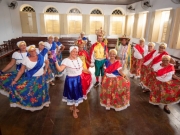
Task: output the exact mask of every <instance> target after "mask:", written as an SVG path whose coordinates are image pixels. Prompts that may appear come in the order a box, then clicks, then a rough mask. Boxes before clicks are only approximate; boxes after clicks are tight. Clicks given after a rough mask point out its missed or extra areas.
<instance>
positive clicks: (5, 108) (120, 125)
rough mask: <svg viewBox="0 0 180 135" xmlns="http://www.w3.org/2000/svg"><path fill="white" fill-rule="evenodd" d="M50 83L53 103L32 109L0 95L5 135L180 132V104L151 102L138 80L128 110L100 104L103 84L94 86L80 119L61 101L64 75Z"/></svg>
mask: <svg viewBox="0 0 180 135" xmlns="http://www.w3.org/2000/svg"><path fill="white" fill-rule="evenodd" d="M55 83H56V85H55V86H50V89H49V93H50V97H51V105H50V107H49V108H44V109H43V110H41V111H36V112H30V111H25V110H21V109H19V108H10V107H9V100H8V98H7V97H5V96H3V95H0V129H1V134H2V135H180V104H176V105H172V106H170V110H171V112H172V113H171V114H169V115H168V114H166V113H165V112H164V111H163V106H153V105H151V104H149V103H148V97H149V93H146V94H145V93H142V90H141V88H140V87H139V86H138V85H137V84H138V81H137V80H133V79H131V101H130V107H128V108H127V109H126V110H123V111H120V112H115V111H114V110H110V111H106V110H105V108H104V107H101V106H100V104H99V93H100V88H101V87H100V86H99V87H98V88H96V89H95V88H92V90H91V92H90V93H89V95H88V99H87V100H86V101H84V102H83V103H82V104H80V106H79V109H80V112H79V118H78V119H74V118H73V116H72V113H71V112H70V111H69V107H67V106H66V104H65V103H63V102H62V101H61V99H62V93H63V84H64V76H63V77H61V78H58V79H56V80H55Z"/></svg>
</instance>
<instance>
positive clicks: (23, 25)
mask: <svg viewBox="0 0 180 135" xmlns="http://www.w3.org/2000/svg"><path fill="white" fill-rule="evenodd" d="M20 17H21V28H22V33H30V30H29V22H28V14H27V13H26V12H20Z"/></svg>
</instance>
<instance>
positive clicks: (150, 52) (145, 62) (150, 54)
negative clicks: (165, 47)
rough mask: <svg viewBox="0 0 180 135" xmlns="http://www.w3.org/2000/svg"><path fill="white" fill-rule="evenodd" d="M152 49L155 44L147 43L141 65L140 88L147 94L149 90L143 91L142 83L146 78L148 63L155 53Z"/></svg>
mask: <svg viewBox="0 0 180 135" xmlns="http://www.w3.org/2000/svg"><path fill="white" fill-rule="evenodd" d="M154 47H155V43H153V42H150V43H148V54H147V55H146V56H144V60H143V64H142V66H141V77H140V86H141V87H142V89H143V92H148V91H149V90H147V89H145V86H144V83H145V81H146V77H147V74H148V72H147V70H149V69H148V68H150V67H149V66H148V65H149V63H150V62H151V61H150V59H151V58H152V57H153V55H154V54H155V52H156V50H155V49H154ZM150 70H151V69H150Z"/></svg>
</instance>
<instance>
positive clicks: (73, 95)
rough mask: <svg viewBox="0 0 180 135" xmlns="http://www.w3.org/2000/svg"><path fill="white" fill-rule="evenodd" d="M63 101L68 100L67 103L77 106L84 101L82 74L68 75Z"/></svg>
mask: <svg viewBox="0 0 180 135" xmlns="http://www.w3.org/2000/svg"><path fill="white" fill-rule="evenodd" d="M62 101H63V102H67V105H75V106H78V105H79V104H80V103H82V102H83V92H82V85H81V77H80V76H75V77H74V76H73V77H70V76H66V80H65V84H64V92H63V99H62Z"/></svg>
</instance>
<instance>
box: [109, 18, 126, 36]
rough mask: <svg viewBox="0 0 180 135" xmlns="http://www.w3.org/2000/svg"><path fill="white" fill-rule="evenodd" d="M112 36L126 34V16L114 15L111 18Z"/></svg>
mask: <svg viewBox="0 0 180 135" xmlns="http://www.w3.org/2000/svg"><path fill="white" fill-rule="evenodd" d="M110 24H111V26H110V31H111V35H120V34H124V25H125V16H120V15H113V16H111V23H110Z"/></svg>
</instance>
